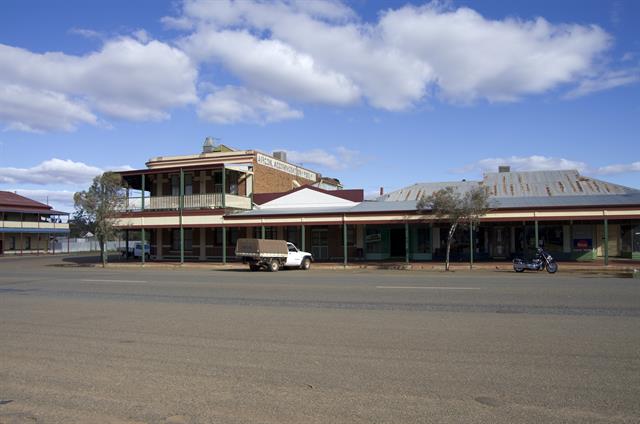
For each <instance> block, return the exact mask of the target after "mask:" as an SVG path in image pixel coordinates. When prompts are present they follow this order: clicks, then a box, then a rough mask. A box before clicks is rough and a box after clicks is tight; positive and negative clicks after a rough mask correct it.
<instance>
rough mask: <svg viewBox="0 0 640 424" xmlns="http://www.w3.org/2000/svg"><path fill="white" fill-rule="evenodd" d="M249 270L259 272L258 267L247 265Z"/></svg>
mask: <svg viewBox="0 0 640 424" xmlns="http://www.w3.org/2000/svg"><path fill="white" fill-rule="evenodd" d="M249 269H250V270H251V271H260V267H259V266H258V265H253V264H251V265H249Z"/></svg>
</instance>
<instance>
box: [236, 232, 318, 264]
mask: <svg viewBox="0 0 640 424" xmlns="http://www.w3.org/2000/svg"><path fill="white" fill-rule="evenodd" d="M236 257H238V258H241V259H242V263H246V264H249V269H250V270H251V271H258V270H260V269H261V268H265V269H267V270H269V271H272V272H275V271H278V270H279V269H280V268H285V267H286V268H300V269H304V270H307V269H309V268H310V267H311V261H312V260H313V257H312V256H311V253H309V252H302V251H300V250H298V248H297V247H296V246H295V245H294V244H293V243H289V242H287V241H286V240H264V239H249V238H241V239H238V242H237V243H236Z"/></svg>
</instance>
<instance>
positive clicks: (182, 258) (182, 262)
mask: <svg viewBox="0 0 640 424" xmlns="http://www.w3.org/2000/svg"><path fill="white" fill-rule="evenodd" d="M179 208H180V264H184V227H183V226H182V209H183V208H184V171H183V169H182V168H180V201H179Z"/></svg>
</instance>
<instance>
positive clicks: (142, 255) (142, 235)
mask: <svg viewBox="0 0 640 424" xmlns="http://www.w3.org/2000/svg"><path fill="white" fill-rule="evenodd" d="M144 185H145V175H144V174H142V187H141V189H142V200H141V206H140V209H141V210H142V211H143V212H144V191H145V186H144ZM142 219H143V220H144V218H142ZM140 238H141V242H142V254H141V255H140V263H141V264H142V265H143V266H144V261H145V257H144V256H145V252H146V251H145V245H146V244H147V242H146V239H145V233H144V227H141V228H140ZM128 245H129V231H127V252H129V249H128V248H129V246H128ZM160 248H161V249H162V246H160ZM149 253H151V249H149ZM134 259H135V258H134Z"/></svg>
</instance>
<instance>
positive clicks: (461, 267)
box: [0, 253, 640, 278]
mask: <svg viewBox="0 0 640 424" xmlns="http://www.w3.org/2000/svg"><path fill="white" fill-rule="evenodd" d="M31 261H36V262H37V263H40V264H42V265H48V266H62V267H65V266H69V267H95V266H100V258H99V255H98V254H96V253H91V254H88V253H75V254H73V253H72V254H55V255H52V254H45V255H24V256H20V255H0V264H3V263H4V264H6V265H8V264H9V263H13V264H14V265H16V266H24V265H26V264H27V263H30V262H31ZM107 266H108V267H110V268H140V266H141V263H140V261H139V260H133V259H128V260H127V259H123V258H122V257H121V256H120V255H109V263H108V265H107ZM144 266H145V268H150V269H174V270H179V269H209V270H225V269H229V270H233V269H235V270H243V269H248V266H247V265H244V264H242V263H239V262H234V261H230V262H227V263H226V264H223V263H221V262H185V263H184V264H180V263H178V262H175V261H147V262H145V265H144ZM558 266H559V271H558V272H560V273H565V272H575V273H587V274H589V273H597V274H599V273H606V274H614V275H616V274H625V275H634V276H637V277H639V278H640V261H638V260H630V259H620V258H614V259H611V260H609V264H608V265H605V264H604V261H603V260H601V259H600V260H596V261H592V262H558ZM311 269H312V270H337V271H340V270H399V271H427V272H428V271H433V272H442V271H444V270H445V267H444V262H409V263H407V262H404V261H397V262H392V261H384V262H366V261H353V262H348V263H347V265H346V266H345V265H344V264H343V263H342V262H314V263H313V264H312V265H311ZM450 269H451V270H452V271H465V272H469V271H473V272H476V271H477V272H480V271H483V272H513V265H512V263H511V262H510V261H501V262H475V263H474V264H473V268H472V269H471V268H470V266H469V263H468V262H452V263H451V265H450Z"/></svg>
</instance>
